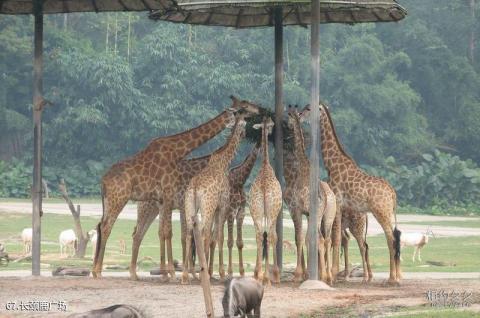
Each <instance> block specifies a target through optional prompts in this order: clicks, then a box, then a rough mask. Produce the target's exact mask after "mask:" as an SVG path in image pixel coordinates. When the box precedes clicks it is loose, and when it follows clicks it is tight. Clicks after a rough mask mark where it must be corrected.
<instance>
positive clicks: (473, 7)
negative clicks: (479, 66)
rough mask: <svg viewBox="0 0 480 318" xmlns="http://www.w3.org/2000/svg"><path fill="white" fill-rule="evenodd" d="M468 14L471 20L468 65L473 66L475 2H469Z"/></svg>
mask: <svg viewBox="0 0 480 318" xmlns="http://www.w3.org/2000/svg"><path fill="white" fill-rule="evenodd" d="M470 14H471V18H472V24H471V28H470V45H469V49H470V50H469V53H470V54H469V55H470V56H469V58H470V63H472V65H473V64H475V0H470Z"/></svg>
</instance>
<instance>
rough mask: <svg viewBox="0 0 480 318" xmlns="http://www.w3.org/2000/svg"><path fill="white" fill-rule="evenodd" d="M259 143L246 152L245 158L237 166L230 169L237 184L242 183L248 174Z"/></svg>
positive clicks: (255, 158) (253, 163) (253, 162)
mask: <svg viewBox="0 0 480 318" xmlns="http://www.w3.org/2000/svg"><path fill="white" fill-rule="evenodd" d="M259 147H260V145H259V144H256V145H255V146H254V147H253V149H252V151H250V153H249V154H248V156H247V158H245V160H244V161H243V162H242V163H241V164H239V165H238V166H236V167H234V168H232V169H231V170H230V174H232V177H233V178H234V179H235V183H236V184H239V185H244V184H245V182H246V181H247V179H248V176H249V175H250V172H251V171H252V169H253V166H254V165H255V161H257V155H258V149H259Z"/></svg>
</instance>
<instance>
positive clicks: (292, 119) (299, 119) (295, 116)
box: [288, 105, 307, 129]
mask: <svg viewBox="0 0 480 318" xmlns="http://www.w3.org/2000/svg"><path fill="white" fill-rule="evenodd" d="M305 107H307V106H305ZM306 112H307V111H306V108H304V109H302V110H301V112H299V111H298V105H295V107H292V105H288V128H290V129H295V124H299V125H301V123H303V122H304V121H305V115H306Z"/></svg>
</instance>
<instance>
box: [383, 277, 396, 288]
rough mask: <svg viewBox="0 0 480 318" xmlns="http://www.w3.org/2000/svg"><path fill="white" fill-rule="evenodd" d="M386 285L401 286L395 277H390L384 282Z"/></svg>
mask: <svg viewBox="0 0 480 318" xmlns="http://www.w3.org/2000/svg"><path fill="white" fill-rule="evenodd" d="M384 285H385V286H389V287H399V286H400V283H399V282H398V281H396V280H395V279H393V278H389V279H387V280H386V281H385V282H384Z"/></svg>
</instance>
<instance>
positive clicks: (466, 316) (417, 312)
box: [300, 305, 480, 318]
mask: <svg viewBox="0 0 480 318" xmlns="http://www.w3.org/2000/svg"><path fill="white" fill-rule="evenodd" d="M369 307H370V306H368V305H367V306H366V308H363V309H360V311H359V308H358V306H348V307H340V308H339V307H329V308H325V309H323V310H322V311H319V312H315V313H313V314H303V315H300V318H334V317H335V318H336V317H342V318H357V317H389V318H474V317H479V315H480V314H479V313H478V312H474V311H469V310H465V309H463V308H458V309H449V308H438V309H433V308H429V309H425V308H426V307H425V306H411V307H404V306H402V307H390V308H389V307H386V308H385V307H383V308H381V309H380V308H374V307H372V308H369Z"/></svg>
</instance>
